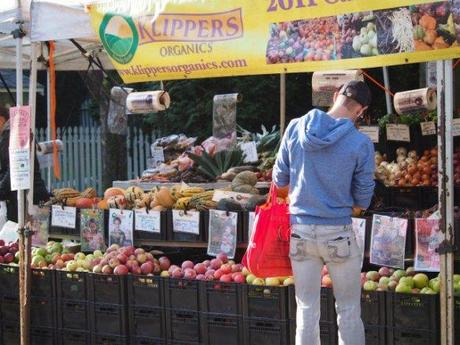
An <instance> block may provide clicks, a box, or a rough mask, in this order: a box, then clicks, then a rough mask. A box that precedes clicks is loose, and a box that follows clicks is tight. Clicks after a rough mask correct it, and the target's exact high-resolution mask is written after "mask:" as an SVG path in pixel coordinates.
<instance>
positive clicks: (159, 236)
mask: <svg viewBox="0 0 460 345" xmlns="http://www.w3.org/2000/svg"><path fill="white" fill-rule="evenodd" d="M167 229H168V216H167V211H160V232H159V233H156V232H149V231H140V230H134V241H136V240H140V241H143V240H151V241H166V239H167V231H168V230H167Z"/></svg>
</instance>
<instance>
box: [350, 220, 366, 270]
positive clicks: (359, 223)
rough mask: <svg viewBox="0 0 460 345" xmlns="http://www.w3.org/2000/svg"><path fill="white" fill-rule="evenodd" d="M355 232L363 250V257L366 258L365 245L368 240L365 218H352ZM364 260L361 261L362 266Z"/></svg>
mask: <svg viewBox="0 0 460 345" xmlns="http://www.w3.org/2000/svg"><path fill="white" fill-rule="evenodd" d="M351 220H352V222H353V223H352V225H353V232H354V234H355V238H356V242H357V243H358V247H359V249H360V250H361V258H362V259H364V245H365V240H366V220H365V219H363V218H352V219H351ZM362 265H363V262H362V261H361V267H362Z"/></svg>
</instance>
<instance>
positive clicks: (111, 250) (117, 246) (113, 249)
mask: <svg viewBox="0 0 460 345" xmlns="http://www.w3.org/2000/svg"><path fill="white" fill-rule="evenodd" d="M118 249H120V246H119V245H118V244H112V245H111V246H110V247H109V248H107V251H106V252H107V253H111V252H114V251H117V250H118Z"/></svg>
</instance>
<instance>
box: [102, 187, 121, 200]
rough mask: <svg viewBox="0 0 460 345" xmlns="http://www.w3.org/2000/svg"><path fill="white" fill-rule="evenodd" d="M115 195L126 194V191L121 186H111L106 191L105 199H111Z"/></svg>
mask: <svg viewBox="0 0 460 345" xmlns="http://www.w3.org/2000/svg"><path fill="white" fill-rule="evenodd" d="M115 195H123V196H124V195H125V191H124V190H123V189H121V188H115V187H111V188H109V189H107V190H106V191H105V192H104V199H109V198H110V197H112V196H115Z"/></svg>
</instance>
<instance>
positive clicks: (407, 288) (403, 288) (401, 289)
mask: <svg viewBox="0 0 460 345" xmlns="http://www.w3.org/2000/svg"><path fill="white" fill-rule="evenodd" d="M395 291H396V292H399V293H412V288H411V287H410V286H409V285H406V284H402V283H399V284H398V286H396V289H395Z"/></svg>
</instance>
